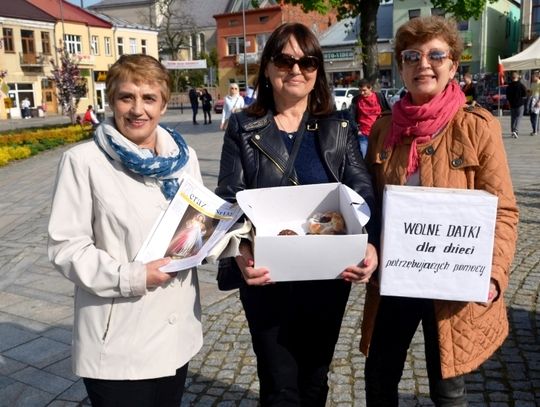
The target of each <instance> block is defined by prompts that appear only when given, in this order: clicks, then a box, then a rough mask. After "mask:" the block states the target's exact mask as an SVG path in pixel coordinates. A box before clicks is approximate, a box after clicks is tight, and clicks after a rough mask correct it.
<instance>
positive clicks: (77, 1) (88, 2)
mask: <svg viewBox="0 0 540 407" xmlns="http://www.w3.org/2000/svg"><path fill="white" fill-rule="evenodd" d="M68 1H69V2H70V3H73V4H75V5H76V6H79V7H81V0H68ZM82 1H83V4H84V7H88V6H91V5H92V4H96V3H98V2H100V1H101V0H82Z"/></svg>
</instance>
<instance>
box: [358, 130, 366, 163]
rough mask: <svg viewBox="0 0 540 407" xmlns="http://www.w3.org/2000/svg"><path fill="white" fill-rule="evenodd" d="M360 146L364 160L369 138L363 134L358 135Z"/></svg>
mask: <svg viewBox="0 0 540 407" xmlns="http://www.w3.org/2000/svg"><path fill="white" fill-rule="evenodd" d="M358 145H359V146H360V152H361V153H362V158H365V157H366V153H367V146H368V136H364V135H363V134H359V135H358Z"/></svg>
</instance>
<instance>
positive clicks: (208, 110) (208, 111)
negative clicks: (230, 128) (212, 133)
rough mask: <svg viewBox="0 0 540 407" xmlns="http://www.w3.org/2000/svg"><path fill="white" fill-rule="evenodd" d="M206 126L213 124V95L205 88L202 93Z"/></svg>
mask: <svg viewBox="0 0 540 407" xmlns="http://www.w3.org/2000/svg"><path fill="white" fill-rule="evenodd" d="M201 103H202V110H203V115H204V124H212V95H211V94H210V93H208V89H206V88H204V89H203V90H202V93H201Z"/></svg>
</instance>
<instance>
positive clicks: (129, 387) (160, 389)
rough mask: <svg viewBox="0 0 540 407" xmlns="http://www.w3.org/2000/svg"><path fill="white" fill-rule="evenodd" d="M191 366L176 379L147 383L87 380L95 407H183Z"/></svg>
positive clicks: (159, 378)
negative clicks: (185, 386) (181, 405)
mask: <svg viewBox="0 0 540 407" xmlns="http://www.w3.org/2000/svg"><path fill="white" fill-rule="evenodd" d="M187 371H188V364H187V363H186V364H185V365H184V366H182V367H181V368H180V369H178V370H177V371H176V375H175V376H167V377H158V378H155V379H145V380H101V379H89V378H84V379H83V381H84V385H85V386H86V391H87V392H88V396H89V397H90V402H91V403H92V407H134V406H137V407H179V406H180V404H181V403H182V394H183V393H184V385H185V383H186V376H187Z"/></svg>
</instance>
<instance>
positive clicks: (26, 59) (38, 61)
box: [19, 52, 47, 68]
mask: <svg viewBox="0 0 540 407" xmlns="http://www.w3.org/2000/svg"><path fill="white" fill-rule="evenodd" d="M19 63H20V64H21V68H36V67H37V68H43V66H45V65H46V64H47V58H45V56H44V55H43V54H42V53H41V52H40V53H33V54H26V53H24V52H19Z"/></svg>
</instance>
